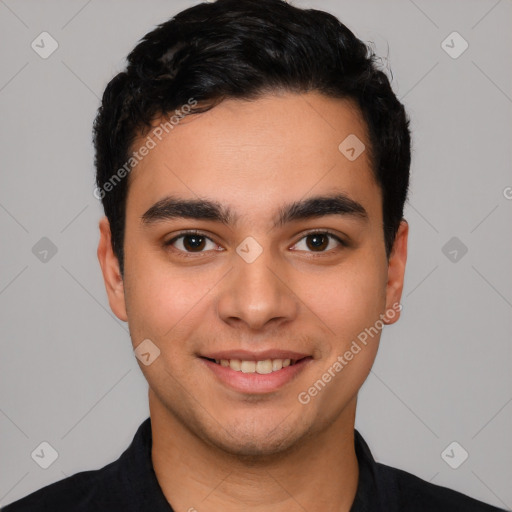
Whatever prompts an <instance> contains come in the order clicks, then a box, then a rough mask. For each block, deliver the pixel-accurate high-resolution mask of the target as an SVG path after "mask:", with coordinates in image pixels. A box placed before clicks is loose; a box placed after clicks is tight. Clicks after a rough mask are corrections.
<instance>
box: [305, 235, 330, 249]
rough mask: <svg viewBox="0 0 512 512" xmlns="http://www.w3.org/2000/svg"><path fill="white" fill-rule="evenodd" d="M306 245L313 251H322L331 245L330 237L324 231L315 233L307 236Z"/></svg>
mask: <svg viewBox="0 0 512 512" xmlns="http://www.w3.org/2000/svg"><path fill="white" fill-rule="evenodd" d="M306 245H307V246H308V248H309V249H311V250H312V251H316V250H321V251H322V250H324V249H325V248H326V247H327V246H328V245H329V238H328V237H327V236H326V235H325V234H323V233H314V234H313V235H308V236H307V237H306Z"/></svg>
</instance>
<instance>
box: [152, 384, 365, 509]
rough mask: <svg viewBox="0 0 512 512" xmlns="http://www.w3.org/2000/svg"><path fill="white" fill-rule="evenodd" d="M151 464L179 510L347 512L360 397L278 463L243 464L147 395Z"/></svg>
mask: <svg viewBox="0 0 512 512" xmlns="http://www.w3.org/2000/svg"><path fill="white" fill-rule="evenodd" d="M149 397H150V401H149V402H150V416H151V429H152V438H153V444H152V451H151V458H152V462H153V467H154V470H155V474H156V477H157V480H158V482H159V484H160V487H161V488H162V491H163V493H164V495H165V497H166V499H167V501H168V502H169V503H170V504H171V506H172V507H173V508H174V510H176V511H178V510H180V511H181V510H183V511H190V512H194V511H200V510H208V511H211V512H217V511H219V512H220V511H223V512H232V511H233V512H234V511H237V512H238V511H239V510H240V507H241V506H242V505H243V509H244V510H251V511H254V512H264V511H268V510H273V511H275V512H281V511H283V512H285V511H286V512H294V511H297V512H299V511H300V512H304V510H308V511H309V512H314V511H322V512H329V511H332V512H348V511H349V510H350V508H351V505H352V502H353V501H354V497H355V494H356V490H357V484H358V478H359V468H358V464H357V457H356V454H355V448H354V421H355V406H356V400H357V399H356V398H354V399H353V401H352V402H351V403H349V404H348V405H347V407H346V409H345V411H344V412H343V413H342V414H341V415H340V416H339V417H338V418H337V419H336V420H335V421H334V422H333V423H332V424H331V425H330V426H329V427H328V428H326V429H325V430H324V431H323V432H321V433H319V434H318V435H315V436H311V437H309V438H308V439H305V440H304V441H302V442H300V443H297V444H298V445H299V446H295V447H294V448H293V450H289V451H288V452H286V453H280V454H279V456H277V457H272V458H268V457H267V458H265V460H263V459H261V458H260V459H258V458H250V459H249V458H244V459H242V458H241V457H239V456H235V455H233V454H230V453H227V452H226V451H224V450H221V449H219V448H218V447H215V446H212V445H211V444H209V443H206V442H205V441H204V440H203V439H201V438H199V437H198V436H196V435H195V434H194V433H192V432H191V431H190V430H189V429H188V428H186V426H185V425H184V424H183V423H182V422H181V421H179V420H178V419H177V418H175V417H174V416H173V415H171V414H170V413H169V411H168V410H167V409H166V408H165V407H164V406H163V404H161V402H159V400H158V399H157V398H156V397H155V396H154V394H153V393H152V392H151V390H150V392H149Z"/></svg>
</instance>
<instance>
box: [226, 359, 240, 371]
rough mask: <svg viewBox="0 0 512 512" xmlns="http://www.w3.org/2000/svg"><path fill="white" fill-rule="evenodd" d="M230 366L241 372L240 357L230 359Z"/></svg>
mask: <svg viewBox="0 0 512 512" xmlns="http://www.w3.org/2000/svg"><path fill="white" fill-rule="evenodd" d="M229 366H230V368H231V369H232V370H235V372H239V371H240V370H241V368H240V361H239V360H238V359H230V360H229Z"/></svg>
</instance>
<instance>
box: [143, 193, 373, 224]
mask: <svg viewBox="0 0 512 512" xmlns="http://www.w3.org/2000/svg"><path fill="white" fill-rule="evenodd" d="M326 215H340V216H343V217H350V218H354V219H356V220H360V221H363V222H368V220H369V217H368V212H367V211H366V210H365V208H364V207H363V205H362V204H361V203H359V202H357V201H355V200H354V199H351V198H350V197H348V196H347V195H346V194H344V193H338V194H335V195H327V196H325V195H324V196H314V197H310V198H308V199H304V200H300V201H294V202H293V203H290V204H286V205H284V206H282V207H281V208H279V210H278V213H277V216H276V217H275V219H274V228H275V227H281V226H283V225H285V224H288V223H291V222H294V221H298V220H306V219H312V218H318V217H323V216H326ZM175 218H187V219H196V220H210V221H214V222H220V223H222V224H226V225H228V226H229V225H234V224H235V223H236V221H237V220H238V216H237V215H235V214H234V212H233V211H232V210H231V209H230V208H227V207H225V206H223V205H222V204H220V203H218V202H217V201H212V200H208V199H183V198H178V197H175V196H167V197H164V198H163V199H161V200H160V201H158V202H156V203H155V204H154V205H153V206H151V207H150V208H149V209H148V210H147V211H146V212H145V213H144V214H143V215H142V217H141V220H142V223H143V224H146V225H150V224H153V223H156V222H159V221H166V220H171V219H175Z"/></svg>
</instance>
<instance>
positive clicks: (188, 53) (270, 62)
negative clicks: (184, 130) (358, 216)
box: [93, 0, 411, 273]
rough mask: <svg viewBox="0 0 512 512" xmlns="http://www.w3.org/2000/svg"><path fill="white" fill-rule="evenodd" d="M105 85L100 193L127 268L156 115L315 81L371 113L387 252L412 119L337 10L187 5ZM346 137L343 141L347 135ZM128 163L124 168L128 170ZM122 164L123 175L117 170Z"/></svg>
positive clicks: (260, 0)
mask: <svg viewBox="0 0 512 512" xmlns="http://www.w3.org/2000/svg"><path fill="white" fill-rule="evenodd" d="M127 60H128V64H127V67H126V69H125V70H124V71H122V72H120V73H119V74H117V75H116V76H115V77H114V78H113V79H112V80H111V81H110V82H109V84H108V85H107V87H106V89H105V91H104V94H103V98H102V103H101V106H100V108H99V109H98V113H97V116H96V119H95V121H94V127H93V139H94V147H95V152H96V155H95V166H96V185H97V188H96V189H95V195H96V197H98V198H101V199H102V202H103V208H104V210H105V215H106V216H107V218H108V220H109V222H110V227H111V232H112V247H113V251H114V254H115V255H116V256H117V258H118V260H119V264H120V268H121V273H123V260H124V258H123V256H124V252H123V241H124V230H125V213H126V197H127V192H128V179H122V178H124V177H125V176H126V175H127V173H128V172H129V171H130V170H131V168H132V167H133V166H134V165H136V163H137V160H136V159H135V158H132V156H133V153H131V152H132V151H133V148H132V145H133V142H134V140H135V139H136V137H137V136H138V135H140V134H141V133H142V134H144V133H145V131H146V132H147V130H149V129H150V128H151V127H152V126H154V125H153V124H152V123H153V122H154V120H155V119H158V118H159V117H161V116H165V115H168V114H169V113H173V112H176V113H177V114H179V115H181V116H183V115H184V114H183V113H181V112H182V111H181V110H180V111H178V110H176V109H180V108H181V107H182V106H184V105H190V104H191V103H192V102H191V100H192V101H193V102H194V103H193V105H194V106H195V108H190V106H189V107H188V110H186V112H194V113H197V112H204V111H206V110H209V109H211V108H213V107H214V106H215V105H217V104H218V103H220V102H221V101H222V100H224V99H228V98H238V99H249V100H251V99H257V98H258V97H261V96H262V95H264V94H267V93H272V92H276V91H289V92H297V93H305V92H310V91H316V92H319V93H322V94H324V95H326V96H329V97H332V98H340V99H350V100H352V101H354V102H355V104H356V105H357V106H358V108H359V110H360V112H361V114H362V116H363V119H364V121H365V123H366V126H367V129H368V134H369V139H370V148H367V149H368V150H369V151H368V154H369V155H371V164H372V165H371V167H372V172H373V175H374V178H375V180H376V182H377V184H378V185H379V187H380V188H381V191H382V203H383V212H382V214H383V224H384V226H383V229H384V240H385V248H386V256H387V257H388V259H389V256H390V254H391V250H392V247H393V243H394V240H395V236H396V233H397V230H398V227H399V224H400V221H401V220H402V218H403V209H404V204H405V201H406V199H407V193H408V187H409V168H410V162H411V149H410V146H411V142H410V132H409V119H408V117H407V114H406V112H405V109H404V106H403V105H402V104H401V103H400V101H399V100H398V98H397V97H396V96H395V94H394V92H393V90H392V88H391V85H390V82H389V79H388V77H387V75H386V74H385V73H384V72H383V71H382V70H380V69H379V66H378V65H377V61H378V60H379V59H378V57H377V56H376V55H375V53H374V52H373V51H372V50H371V48H370V46H369V45H368V46H367V45H366V44H365V43H363V42H362V41H361V40H359V39H358V38H357V37H356V36H355V35H354V34H353V33H352V32H351V31H350V30H349V29H348V28H347V27H346V26H345V25H343V24H342V23H341V22H340V21H339V20H338V19H337V18H336V17H334V16H333V15H331V14H329V13H326V12H323V11H320V10H316V9H300V8H297V7H294V6H292V5H290V4H288V3H286V2H285V1H284V0H217V1H216V2H214V3H201V4H198V5H196V6H193V7H191V8H188V9H186V10H184V11H182V12H180V13H179V14H177V15H176V16H174V17H173V18H171V19H169V20H168V21H166V22H165V23H162V24H161V25H158V26H157V27H156V28H155V29H154V30H152V31H151V32H149V33H148V34H146V35H145V36H144V37H143V38H142V39H141V40H140V41H139V42H138V44H137V46H136V47H135V48H134V49H133V50H132V51H131V53H130V54H129V55H128V59H127ZM340 142H341V141H340ZM122 169H124V171H122ZM116 173H117V175H116Z"/></svg>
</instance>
